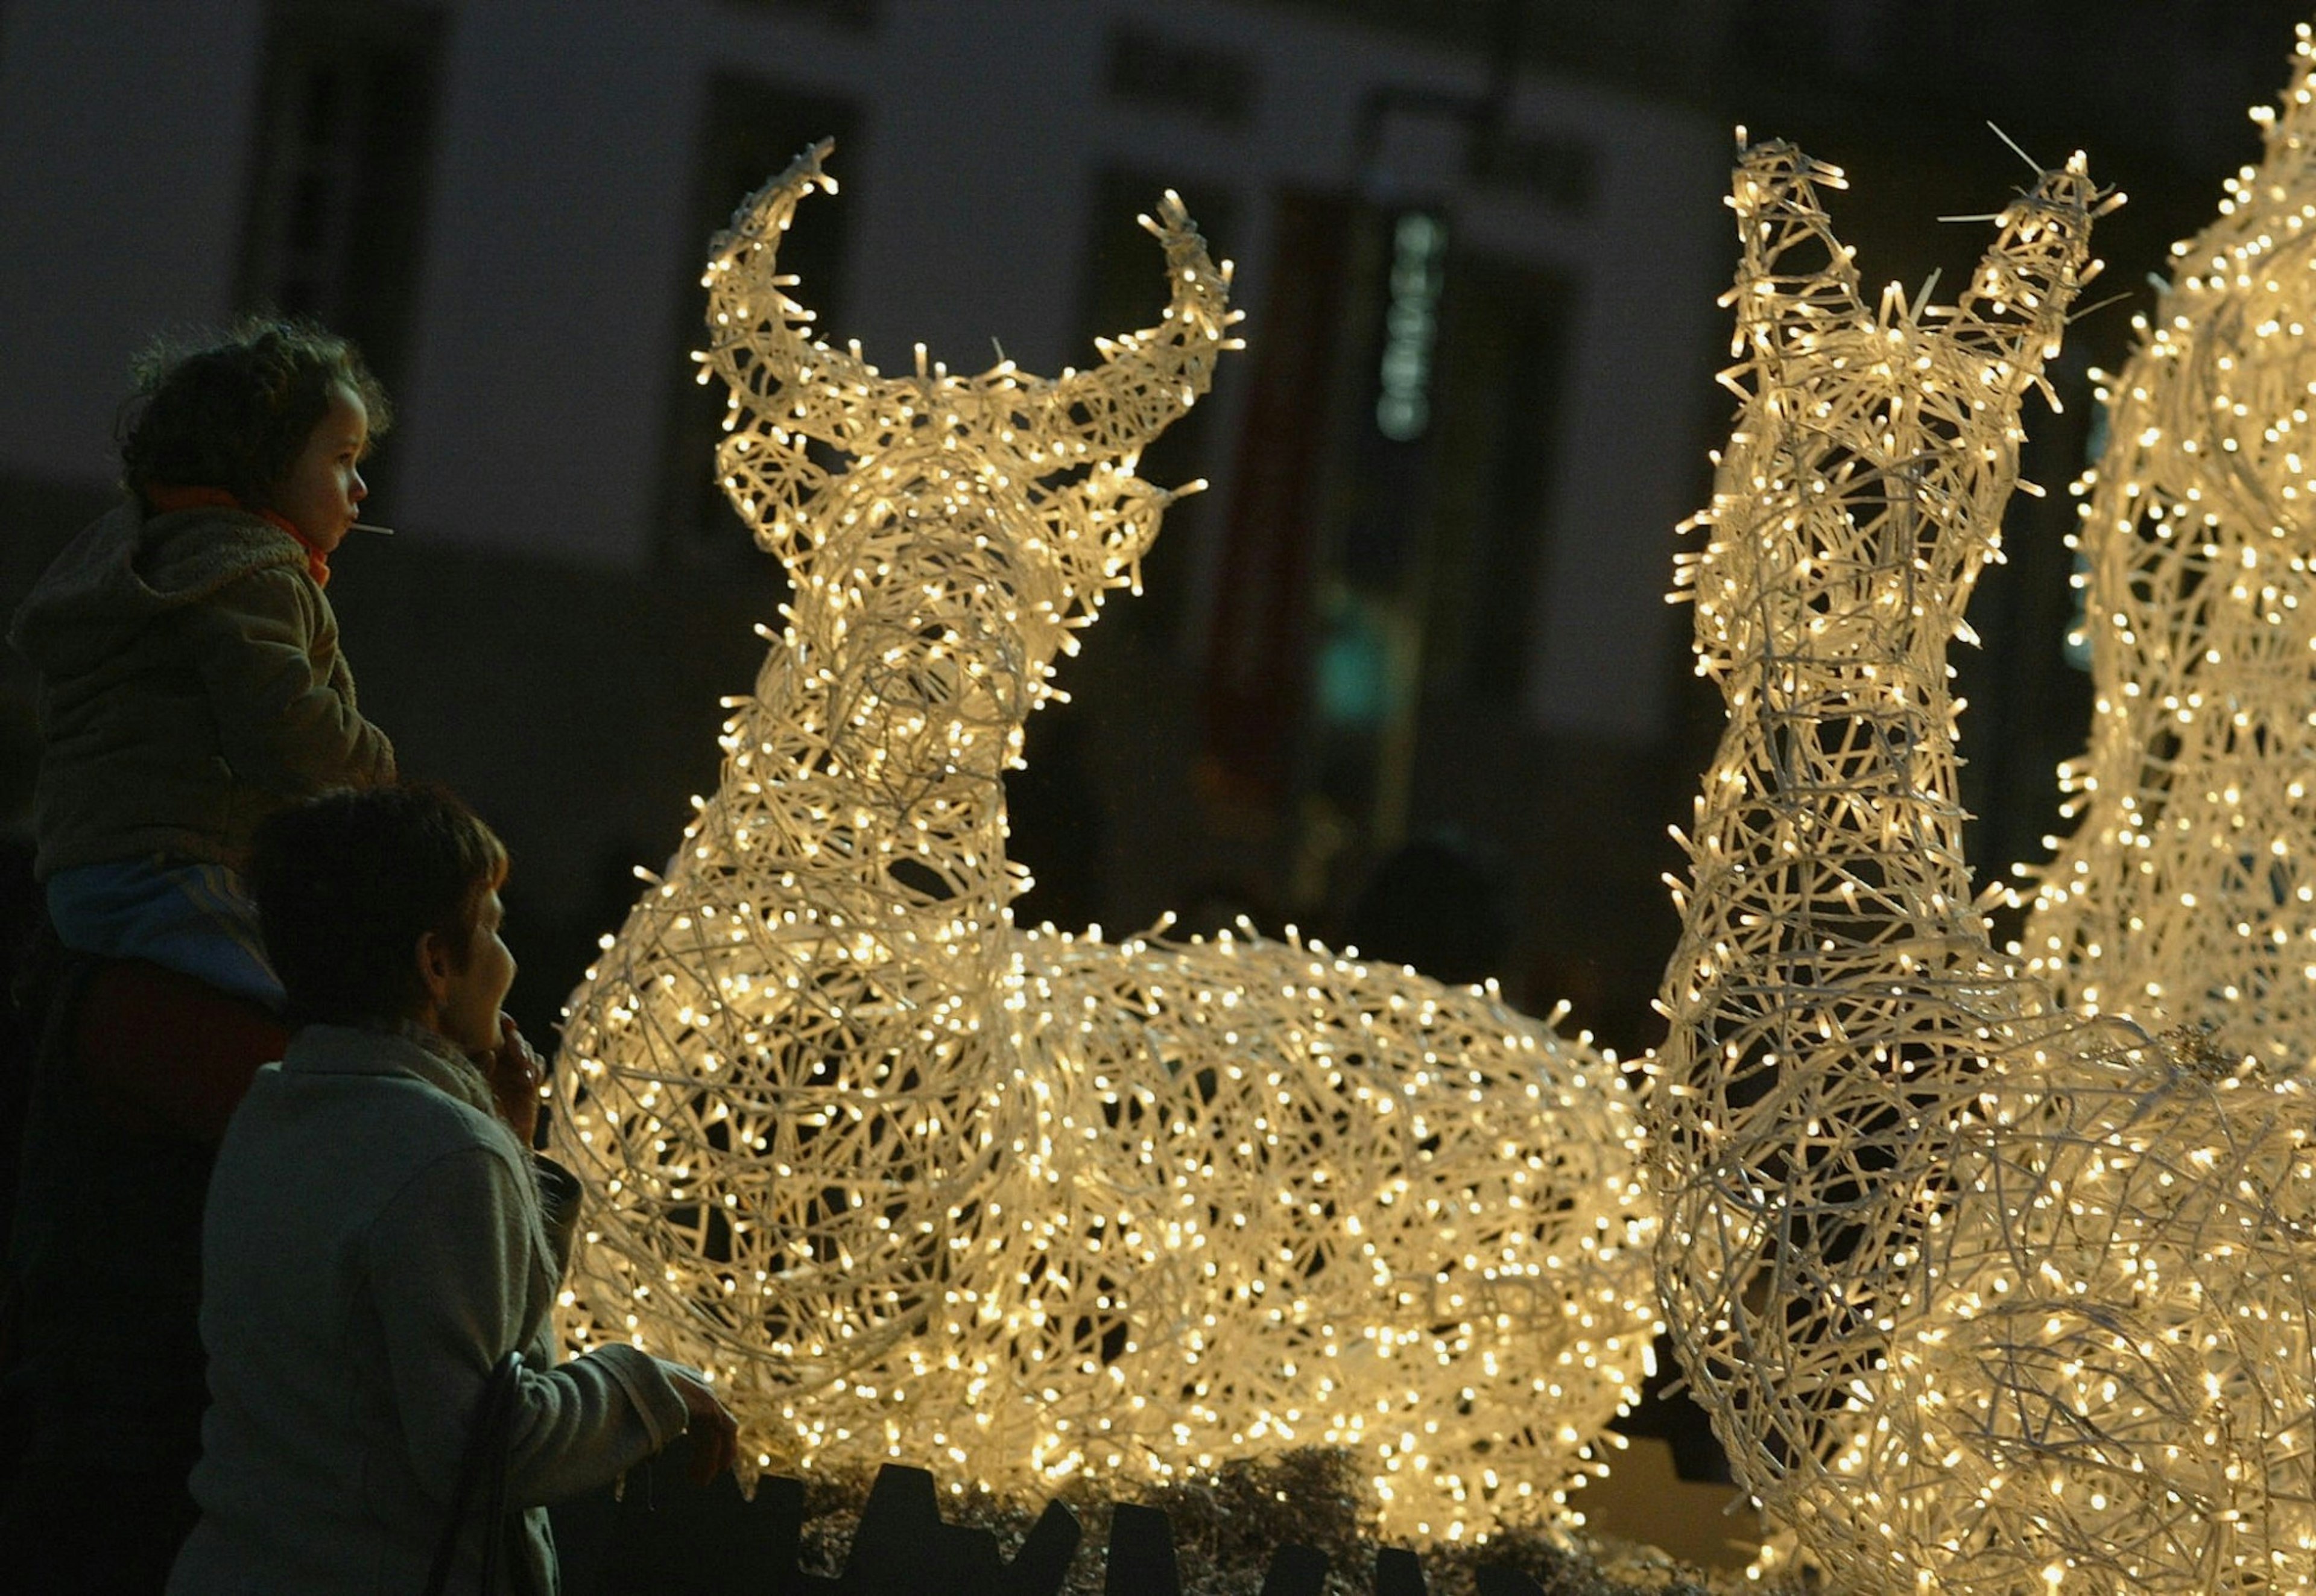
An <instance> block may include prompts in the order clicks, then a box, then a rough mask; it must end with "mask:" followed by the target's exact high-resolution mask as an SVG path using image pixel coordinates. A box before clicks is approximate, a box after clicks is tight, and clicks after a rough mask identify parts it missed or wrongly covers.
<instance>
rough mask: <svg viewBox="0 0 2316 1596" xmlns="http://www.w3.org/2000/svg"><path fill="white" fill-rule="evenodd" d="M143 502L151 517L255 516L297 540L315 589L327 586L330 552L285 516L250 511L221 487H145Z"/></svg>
mask: <svg viewBox="0 0 2316 1596" xmlns="http://www.w3.org/2000/svg"><path fill="white" fill-rule="evenodd" d="M145 502H146V503H147V504H150V505H152V506H153V510H154V513H156V514H159V515H170V514H174V513H176V512H177V511H180V510H240V511H243V512H245V513H248V514H251V515H255V516H258V517H260V518H261V519H263V520H264V521H266V522H271V523H272V524H273V525H274V526H276V527H279V528H281V531H285V532H287V533H289V534H290V537H292V538H294V539H297V541H298V548H303V549H304V550H305V551H306V570H307V574H308V575H311V576H312V577H313V578H314V585H315V586H316V587H327V586H329V585H330V555H329V551H328V550H327V549H325V548H322V547H321V546H320V545H318V544H316V542H315V541H314V540H313V539H311V538H308V537H307V535H306V534H305V533H303V532H301V531H298V528H297V525H296V523H294V522H291V521H290V518H289V517H288V516H286V515H276V514H275V513H273V512H272V511H271V510H253V509H251V508H250V506H248V505H247V504H243V503H242V502H241V501H240V500H239V499H237V498H236V497H234V495H231V494H229V493H227V492H226V490H225V489H223V488H221V487H175V486H163V485H161V484H159V483H147V485H146V487H145Z"/></svg>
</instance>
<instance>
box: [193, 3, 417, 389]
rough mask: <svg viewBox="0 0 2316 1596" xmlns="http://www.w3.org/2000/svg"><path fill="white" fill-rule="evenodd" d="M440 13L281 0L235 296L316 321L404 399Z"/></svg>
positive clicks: (271, 32) (269, 49)
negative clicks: (355, 348) (357, 348)
mask: <svg viewBox="0 0 2316 1596" xmlns="http://www.w3.org/2000/svg"><path fill="white" fill-rule="evenodd" d="M442 40H443V22H442V17H441V13H438V12H436V11H434V10H432V9H431V8H428V7H424V6H417V5H397V4H379V3H371V4H346V3H343V0H283V3H281V4H276V5H275V6H274V7H273V8H272V12H271V13H270V16H269V19H268V27H267V31H266V41H265V66H264V74H263V89H262V91H261V98H260V101H259V104H258V119H257V145H256V150H255V156H254V161H253V168H254V169H253V172H252V178H251V183H250V205H249V216H248V222H247V228H246V232H245V243H244V248H243V254H242V265H241V281H240V285H239V293H238V296H237V297H238V299H239V300H240V302H241V303H242V304H243V305H244V306H245V307H247V308H253V309H254V308H269V309H273V310H279V311H281V312H284V313H286V314H289V315H293V316H311V317H316V318H318V319H319V320H320V321H322V322H323V323H324V324H325V325H327V326H329V327H330V328H331V329H332V330H334V331H335V332H340V333H343V334H345V335H346V336H348V337H350V338H352V339H353V340H354V342H355V343H359V344H361V349H362V352H363V354H364V355H366V356H367V357H368V358H369V361H370V365H371V367H372V368H373V369H374V370H376V371H377V372H378V374H379V378H380V379H381V380H383V381H384V382H385V384H386V385H387V390H388V391H389V392H391V393H394V394H396V396H397V397H399V395H400V393H401V391H402V383H401V379H402V377H403V375H404V373H405V370H406V369H407V362H408V356H409V343H410V332H411V325H412V318H413V312H414V309H415V304H416V299H417V293H418V276H419V272H418V267H419V263H420V260H421V258H422V251H423V245H424V236H423V235H424V228H425V218H426V191H427V183H428V177H429V166H430V161H429V152H430V147H431V145H432V137H433V129H434V113H435V103H436V91H437V85H438V84H439V82H440V80H441V57H442Z"/></svg>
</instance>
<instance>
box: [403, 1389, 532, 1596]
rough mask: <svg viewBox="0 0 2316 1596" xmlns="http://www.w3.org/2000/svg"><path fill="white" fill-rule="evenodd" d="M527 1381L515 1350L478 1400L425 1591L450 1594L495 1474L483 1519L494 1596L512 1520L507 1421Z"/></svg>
mask: <svg viewBox="0 0 2316 1596" xmlns="http://www.w3.org/2000/svg"><path fill="white" fill-rule="evenodd" d="M521 1381H522V1354H521V1352H509V1353H508V1354H507V1355H506V1356H505V1357H503V1358H502V1359H500V1360H498V1362H497V1363H496V1364H495V1365H494V1366H493V1367H492V1369H491V1375H490V1378H489V1379H488V1380H486V1381H485V1382H484V1385H483V1394H482V1395H481V1396H480V1397H479V1398H477V1400H476V1403H475V1427H474V1430H473V1431H472V1432H471V1433H470V1434H469V1435H468V1437H467V1454H466V1456H465V1457H464V1458H460V1459H459V1483H458V1485H455V1486H454V1487H453V1488H452V1489H451V1493H450V1522H448V1523H446V1524H444V1525H443V1526H442V1538H441V1542H440V1543H439V1544H438V1545H437V1546H436V1547H435V1548H434V1566H433V1569H432V1572H431V1573H429V1574H427V1576H426V1590H425V1596H444V1592H447V1591H448V1590H449V1589H450V1567H451V1565H453V1564H454V1563H456V1562H457V1561H458V1557H459V1530H460V1529H462V1528H464V1526H465V1524H466V1522H467V1515H468V1510H469V1508H470V1506H471V1504H472V1503H473V1502H474V1497H475V1489H476V1487H477V1485H480V1484H481V1483H482V1481H483V1476H484V1474H485V1470H487V1471H488V1473H489V1485H488V1486H487V1490H488V1492H489V1495H488V1499H487V1500H486V1501H485V1503H484V1504H483V1505H484V1511H485V1519H484V1520H483V1522H484V1527H485V1533H484V1535H483V1580H482V1584H481V1586H480V1590H481V1592H482V1596H490V1592H491V1591H492V1590H493V1588H494V1583H493V1582H494V1581H495V1580H496V1578H497V1577H498V1560H499V1543H500V1542H501V1540H502V1539H503V1538H504V1537H503V1530H504V1529H505V1519H506V1481H507V1458H506V1449H507V1440H508V1435H507V1426H508V1423H509V1422H510V1421H511V1420H512V1418H513V1417H514V1396H515V1390H516V1388H517V1387H518V1386H520V1385H521Z"/></svg>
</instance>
